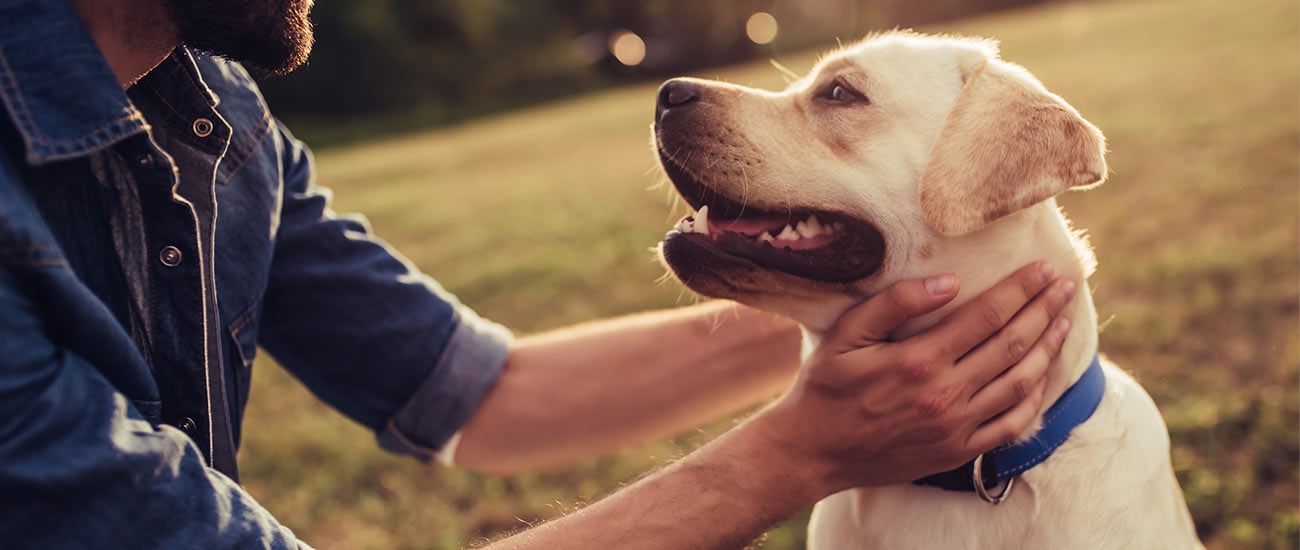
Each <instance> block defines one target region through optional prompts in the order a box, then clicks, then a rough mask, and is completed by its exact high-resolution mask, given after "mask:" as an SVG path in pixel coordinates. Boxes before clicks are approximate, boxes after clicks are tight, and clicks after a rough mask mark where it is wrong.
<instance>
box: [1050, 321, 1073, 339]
mask: <svg viewBox="0 0 1300 550" xmlns="http://www.w3.org/2000/svg"><path fill="white" fill-rule="evenodd" d="M1052 332H1053V333H1054V334H1056V336H1057V337H1058V338H1064V337H1065V335H1066V333H1068V332H1070V320H1069V319H1066V318H1060V319H1057V320H1056V322H1055V323H1052Z"/></svg>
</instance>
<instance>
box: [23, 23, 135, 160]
mask: <svg viewBox="0 0 1300 550" xmlns="http://www.w3.org/2000/svg"><path fill="white" fill-rule="evenodd" d="M0 100H3V103H4V107H5V109H6V110H7V111H8V115H9V117H10V119H11V120H12V121H13V124H14V127H15V128H17V130H18V133H19V134H20V135H22V138H23V143H24V145H25V146H26V151H27V156H26V159H27V162H29V163H31V164H43V163H47V162H52V161H56V160H62V159H68V158H73V157H78V156H83V155H86V154H88V153H90V152H93V151H95V150H97V149H101V148H103V147H106V146H108V145H111V144H113V143H116V142H117V141H119V140H121V139H123V138H125V137H127V136H130V135H132V134H136V133H139V132H142V131H144V130H145V129H146V128H147V125H146V124H145V121H144V117H142V116H141V114H140V111H138V110H137V109H136V108H135V107H134V106H132V105H131V101H130V100H129V99H127V96H126V94H125V93H124V92H123V91H122V87H121V85H120V84H119V83H118V81H117V78H116V77H114V76H113V71H112V70H111V69H109V66H108V62H107V61H105V59H104V56H103V55H102V54H101V53H100V52H99V47H98V46H96V45H95V42H94V40H93V39H92V38H91V36H90V33H89V32H88V31H87V30H86V28H85V27H84V26H83V25H82V23H81V18H80V17H79V16H78V15H77V13H76V11H74V10H73V8H72V6H71V5H70V4H69V3H68V2H66V1H65V0H0Z"/></svg>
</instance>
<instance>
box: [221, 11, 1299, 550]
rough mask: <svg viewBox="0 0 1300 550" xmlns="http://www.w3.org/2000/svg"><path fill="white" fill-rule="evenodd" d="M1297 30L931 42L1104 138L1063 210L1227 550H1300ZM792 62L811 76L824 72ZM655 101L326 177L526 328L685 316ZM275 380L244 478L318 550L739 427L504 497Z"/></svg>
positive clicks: (630, 101) (324, 168)
mask: <svg viewBox="0 0 1300 550" xmlns="http://www.w3.org/2000/svg"><path fill="white" fill-rule="evenodd" d="M488 3H490V2H488ZM347 4H362V3H347ZM376 4H384V3H383V2H376ZM358 9H359V10H360V9H361V8H358ZM366 9H369V8H366ZM376 9H381V8H376ZM1298 15H1300V14H1297V7H1296V5H1295V3H1293V2H1276V1H1272V0H1245V1H1243V2H1238V3H1225V2H1219V1H1217V0H1183V1H1172V0H1159V1H1146V2H1097V3H1069V4H1057V5H1053V6H1049V7H1044V8H1037V9H1029V10H1024V11H1017V12H1012V13H1008V14H1004V15H998V16H993V17H984V18H979V19H971V20H965V21H961V22H958V23H956V24H952V25H948V26H943V27H937V28H929V29H926V30H931V31H952V32H963V33H969V34H976V35H984V36H993V37H997V38H1000V39H1001V40H1002V43H1003V50H1004V54H1005V57H1006V58H1007V59H1010V60H1014V61H1016V62H1019V63H1021V64H1023V65H1025V66H1026V67H1028V68H1029V69H1030V70H1031V71H1033V72H1034V73H1035V74H1037V75H1038V76H1039V77H1040V78H1041V79H1042V80H1043V81H1044V82H1045V83H1046V84H1047V86H1048V87H1049V88H1051V89H1052V90H1054V91H1056V92H1058V93H1060V94H1061V95H1062V96H1064V97H1066V98H1067V99H1069V100H1070V102H1071V103H1073V104H1074V105H1075V106H1076V107H1078V108H1079V110H1080V111H1081V112H1082V113H1083V114H1084V116H1086V117H1088V118H1089V119H1090V120H1092V121H1093V122H1095V123H1096V124H1097V125H1098V126H1099V127H1100V128H1101V129H1102V130H1103V131H1104V132H1106V134H1107V137H1108V138H1109V142H1110V149H1111V153H1110V155H1109V162H1110V165H1111V167H1112V169H1113V174H1112V176H1111V178H1110V180H1109V182H1108V183H1107V184H1106V185H1104V186H1102V187H1101V188H1099V189H1096V190H1093V191H1089V192H1086V193H1076V194H1070V195H1067V196H1065V197H1064V198H1063V200H1062V203H1063V204H1064V207H1065V209H1066V211H1067V212H1068V213H1069V215H1070V217H1071V218H1072V219H1073V220H1074V221H1075V222H1076V224H1077V225H1079V226H1080V227H1084V228H1087V229H1088V230H1089V233H1090V235H1091V239H1092V242H1093V244H1094V245H1095V247H1096V249H1097V253H1098V256H1099V259H1100V262H1101V267H1100V269H1099V272H1098V273H1097V275H1095V276H1094V277H1093V279H1092V283H1093V288H1094V290H1095V295H1096V301H1097V304H1098V308H1099V312H1100V315H1101V318H1102V319H1104V320H1106V321H1105V325H1104V331H1103V333H1102V351H1103V352H1104V353H1106V354H1108V355H1109V356H1110V357H1112V358H1114V359H1115V360H1116V361H1117V362H1118V363H1119V364H1120V365H1121V366H1123V367H1125V368H1127V369H1130V370H1131V371H1132V372H1133V373H1134V374H1135V375H1136V376H1137V377H1138V378H1139V379H1140V381H1141V382H1142V383H1143V384H1144V385H1145V386H1146V388H1147V389H1148V391H1149V392H1150V393H1151V394H1152V396H1153V397H1154V398H1155V400H1156V402H1157V403H1158V404H1159V406H1160V408H1161V411H1162V412H1163V414H1164V416H1165V419H1166V421H1167V422H1168V424H1169V427H1170V431H1171V435H1172V440H1173V446H1174V448H1173V460H1174V465H1175V469H1176V470H1177V475H1178V478H1179V480H1180V482H1181V483H1182V486H1183V488H1184V492H1185V495H1186V497H1187V500H1188V502H1189V504H1190V506H1191V509H1192V512H1193V515H1194V517H1195V520H1196V524H1197V527H1198V529H1199V530H1200V533H1201V535H1202V536H1203V537H1204V538H1205V540H1206V542H1207V544H1208V546H1209V547H1210V548H1296V547H1297V546H1298V545H1300V515H1298V514H1297V504H1298V502H1297V498H1298V494H1300V484H1298V481H1297V477H1298V473H1297V463H1298V461H1300V449H1297V443H1298V439H1300V437H1298V434H1297V425H1296V424H1297V417H1298V416H1300V396H1298V395H1297V387H1298V386H1300V344H1298V343H1297V334H1298V333H1300V323H1298V322H1297V314H1298V311H1297V309H1298V308H1297V305H1298V304H1300V292H1298V289H1297V284H1298V281H1300V273H1297V270H1298V269H1300V243H1297V228H1300V212H1298V209H1297V205H1298V204H1300V186H1297V175H1298V174H1300V156H1298V155H1297V154H1296V147H1297V143H1300V128H1298V126H1300V105H1298V104H1297V101H1296V98H1297V90H1298V89H1300V66H1298V65H1300V60H1298V59H1297V57H1296V55H1295V52H1297V51H1300V29H1298V28H1297V27H1298V25H1300V17H1298ZM779 57H780V60H781V61H782V62H783V63H785V64H786V65H789V66H790V67H792V68H793V69H795V70H797V71H802V70H806V69H807V68H809V67H810V66H811V64H812V62H813V60H814V59H815V54H814V53H813V52H808V53H800V54H796V55H789V56H785V55H781V56H779ZM719 75H720V76H722V77H724V78H726V79H729V80H732V81H736V82H740V83H745V84H753V85H757V86H762V87H779V86H781V85H782V78H781V76H780V75H779V74H778V73H777V72H776V71H775V70H773V69H771V68H770V67H769V66H768V65H767V64H766V63H765V62H764V63H752V64H748V65H743V66H738V67H735V68H730V69H725V70H720V71H717V72H714V71H710V72H709V73H706V74H704V75H703V76H708V77H714V76H719ZM653 98H654V86H653V85H650V84H646V85H637V86H628V87H622V88H617V89H614V90H612V91H607V92H604V93H599V94H594V95H588V96H584V97H577V98H573V99H570V100H566V101H562V102H556V103H551V104H547V105H544V106H541V107H537V108H533V109H529V110H526V111H520V112H516V113H511V114H506V115H498V116H494V117H491V118H487V119H484V120H480V121H476V122H474V123H469V124H465V125H462V126H458V127H452V128H447V129H443V130H437V131H431V132H425V133H421V134H416V135H410V136H406V137H401V138H395V139H383V140H377V141H374V142H372V143H367V144H362V145H357V146H352V147H347V148H339V149H334V150H329V151H325V152H323V153H322V154H320V158H319V160H320V179H321V182H322V183H323V184H326V185H329V186H332V187H333V188H334V189H335V190H336V192H337V197H338V200H337V207H338V208H340V209H341V210H358V211H363V212H366V213H368V214H369V215H370V216H371V219H372V221H373V222H374V226H375V227H376V229H377V231H378V232H379V233H380V234H381V235H384V236H386V237H387V238H388V239H390V240H391V241H392V242H393V243H394V244H395V245H396V246H397V247H398V248H399V249H401V250H403V251H405V253H407V254H408V255H410V257H411V258H412V259H413V260H414V261H415V262H416V263H417V264H418V265H420V266H422V267H423V268H424V269H426V270H428V271H429V272H430V273H433V274H435V275H436V276H437V277H438V278H439V279H440V280H441V281H442V282H443V283H444V284H445V285H446V286H448V287H449V288H450V289H452V290H453V291H455V292H457V293H458V294H459V295H460V296H461V297H462V299H464V300H465V301H466V302H467V303H469V304H470V305H472V306H474V307H475V308H476V309H478V310H479V311H480V312H482V313H484V314H485V315H487V316H489V317H492V318H495V319H498V320H500V321H503V322H505V323H506V324H508V325H510V326H512V327H514V328H515V329H516V330H519V331H521V332H528V331H537V330H543V329H546V328H550V327H556V326H560V325H564V324H568V323H573V322H578V321H583V320H588V319H593V318H598V317H602V316H608V315H615V314H619V313H625V312H632V311H638V310H644V309H649V308H657V307H667V306H672V305H674V304H679V303H682V302H686V301H690V300H691V298H689V297H688V295H687V294H685V293H684V292H683V291H681V290H680V287H678V286H677V285H675V284H672V283H657V282H656V281H657V280H658V279H659V277H660V276H661V275H662V274H663V270H662V268H660V267H659V266H658V265H656V263H655V262H654V261H653V258H652V256H651V255H650V254H649V253H648V252H647V251H646V249H647V248H648V247H650V246H652V245H653V244H654V243H655V242H656V241H657V240H658V239H659V238H660V236H661V235H662V232H663V231H664V230H666V228H667V227H668V226H669V225H670V224H671V223H672V222H673V221H674V220H675V217H674V216H673V214H672V213H671V212H672V211H673V210H674V207H672V206H671V204H672V201H671V200H670V199H669V196H670V193H669V191H668V190H667V189H664V188H658V189H650V190H648V191H647V188H648V187H651V186H652V185H653V184H654V183H655V182H656V181H659V180H660V179H661V178H660V177H658V176H656V175H655V172H654V171H653V160H652V155H651V152H650V150H649V148H648V147H647V145H646V142H647V138H648V131H647V126H648V124H649V119H650V116H651V113H652V110H653ZM677 214H678V215H680V214H681V211H680V209H678V212H677ZM254 377H255V379H256V382H255V384H254V390H253V396H252V401H251V404H250V410H249V414H248V417H249V419H250V420H249V422H248V423H247V425H246V435H245V446H244V450H243V454H242V457H241V459H242V464H243V467H244V479H245V482H246V484H247V486H248V488H249V490H250V491H251V492H252V493H253V494H254V495H255V496H256V497H257V498H258V499H259V500H260V501H261V502H263V503H265V504H266V505H267V506H268V507H269V508H270V510H271V511H272V512H273V513H274V514H276V516H277V517H279V518H280V519H281V520H282V521H284V522H286V523H287V524H288V525H289V526H291V527H292V528H293V529H295V530H296V531H297V532H298V533H299V534H300V535H302V536H303V537H305V538H306V540H307V541H309V542H311V543H312V544H314V545H317V546H319V547H321V548H439V549H442V548H456V547H458V546H460V545H462V544H464V543H466V542H467V541H471V540H478V539H483V538H486V537H493V536H496V535H497V534H498V533H501V532H504V531H509V530H512V529H517V528H521V527H523V526H524V525H525V524H526V523H527V522H535V521H538V520H541V519H544V518H548V517H553V516H555V515H558V514H560V513H562V512H564V511H565V510H566V509H570V508H572V507H574V506H577V505H578V503H581V502H585V501H591V500H594V499H596V498H598V497H599V496H601V495H603V494H606V493H608V492H609V491H612V490H615V489H617V488H618V487H619V485H620V484H622V483H625V482H627V481H628V480H631V479H634V478H635V477H636V476H638V475H640V474H641V473H642V472H644V471H646V470H648V469H650V468H653V466H654V465H655V464H657V463H660V462H662V461H663V460H667V459H671V458H673V457H675V456H678V455H680V454H681V453H683V452H685V451H688V450H689V449H691V448H693V447H694V446H696V445H698V444H699V443H700V442H702V441H705V440H707V439H708V438H709V437H711V436H712V435H713V434H716V433H718V432H719V431H720V430H722V429H725V428H726V427H727V426H728V425H729V423H728V422H725V421H724V422H721V423H719V424H717V425H714V426H711V427H707V428H705V429H703V430H701V431H699V432H697V433H691V434H685V435H683V436H682V437H679V438H677V439H675V440H673V441H666V442H658V443H654V444H650V445H647V446H645V447H643V448H640V449H633V450H629V451H627V452H625V453H622V454H620V455H618V456H616V457H609V458H602V459H598V460H592V461H589V462H586V463H583V464H580V465H576V466H574V467H572V468H569V469H564V470H560V471H553V472H547V473H539V474H531V475H524V476H518V477H513V478H507V479H499V478H493V477H487V476H480V475H475V474H472V473H467V472H462V471H458V470H449V469H444V468H441V467H425V466H421V465H419V464H416V463H414V462H412V461H409V460H405V459H401V458H397V457H393V456H389V455H385V454H383V453H382V452H380V451H378V450H376V449H375V445H374V442H373V436H372V435H371V434H369V433H366V432H365V431H364V430H362V429H360V428H358V427H356V426H354V425H352V424H350V423H348V422H347V421H345V420H343V419H341V418H340V417H339V416H338V415H337V414H335V413H333V412H332V411H330V410H328V409H327V408H326V407H325V406H323V405H320V404H319V403H317V402H316V401H315V400H314V399H313V398H312V397H311V396H310V395H308V394H307V393H306V392H305V391H304V390H302V389H301V388H300V387H299V386H298V385H297V384H296V383H295V382H293V381H292V380H291V379H290V378H289V377H288V376H287V375H285V374H284V373H283V372H282V371H280V370H279V369H278V368H277V367H275V366H274V365H273V364H272V363H271V362H270V361H268V360H265V359H264V358H262V359H259V361H258V364H257V365H256V367H255V368H254ZM805 521H806V516H801V517H799V518H796V519H794V520H792V521H790V522H787V523H786V524H784V525H782V526H780V527H778V528H776V529H774V530H773V531H772V532H771V533H770V535H769V537H768V539H767V541H766V543H765V547H766V548H772V549H785V548H798V547H801V546H802V542H803V523H804V522H805ZM647 536H653V534H652V533H651V534H648V535H647Z"/></svg>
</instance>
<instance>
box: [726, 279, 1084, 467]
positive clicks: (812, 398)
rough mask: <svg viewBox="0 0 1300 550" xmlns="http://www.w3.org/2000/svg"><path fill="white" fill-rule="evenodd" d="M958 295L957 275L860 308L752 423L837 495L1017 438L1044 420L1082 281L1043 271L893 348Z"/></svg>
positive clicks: (952, 462)
mask: <svg viewBox="0 0 1300 550" xmlns="http://www.w3.org/2000/svg"><path fill="white" fill-rule="evenodd" d="M1049 283H1050V284H1049ZM957 287H958V284H957V281H956V279H955V277H953V276H951V275H945V276H939V277H933V278H931V279H927V280H925V281H919V280H913V281H904V282H900V283H897V284H895V285H894V286H892V287H890V288H889V289H888V290H887V291H886V292H884V293H881V294H880V295H878V296H875V297H873V298H872V299H871V300H868V301H867V302H865V303H863V304H861V305H859V306H857V307H855V308H854V309H851V310H849V311H848V312H847V313H845V314H844V315H843V316H842V317H841V318H840V319H839V321H837V322H836V325H835V326H834V327H833V328H832V329H831V331H830V333H829V334H828V335H827V337H826V339H825V341H823V342H821V344H820V345H819V347H818V349H817V350H816V351H815V352H814V353H813V354H812V355H811V356H810V357H809V358H808V360H807V362H806V364H805V368H804V370H803V372H802V373H801V374H800V376H799V379H798V381H797V382H796V384H795V386H794V387H793V388H792V389H791V390H790V391H789V392H788V393H787V394H786V395H785V396H783V397H782V398H781V399H780V400H779V401H778V402H777V403H776V404H774V406H773V407H771V408H769V409H768V410H766V411H764V412H763V413H762V414H760V415H759V416H757V417H755V418H754V419H753V420H752V423H753V424H755V425H754V426H750V427H751V428H759V429H763V430H764V431H766V432H767V434H768V435H769V436H771V437H772V439H773V440H774V444H775V445H777V446H778V448H779V449H781V450H782V451H784V452H786V453H792V455H791V456H789V457H788V458H789V460H790V462H788V463H787V465H788V466H789V467H795V468H801V469H802V468H808V469H811V473H813V474H814V475H816V476H817V479H816V480H815V481H819V482H821V483H824V484H826V487H824V489H829V490H830V492H835V491H839V490H842V489H846V488H849V487H855V486H865V485H885V484H891V483H899V482H906V481H910V480H913V479H917V478H920V477H924V476H926V475H928V474H932V473H935V472H940V471H944V470H949V469H952V468H955V467H957V466H960V465H961V464H963V463H965V462H966V461H968V460H970V459H972V458H974V457H975V456H976V455H977V454H979V453H981V452H984V451H988V450H990V449H993V448H995V447H997V446H998V445H1001V444H1003V443H1006V442H1008V441H1011V440H1013V439H1014V438H1015V437H1016V436H1018V435H1019V434H1021V433H1023V432H1024V431H1025V430H1026V429H1027V428H1028V427H1029V425H1030V424H1031V423H1032V422H1033V420H1034V418H1036V417H1037V415H1038V411H1039V408H1040V406H1041V404H1042V399H1043V388H1044V382H1043V380H1044V378H1043V376H1044V373H1045V372H1046V370H1047V366H1048V365H1049V364H1050V363H1051V362H1052V361H1053V360H1054V359H1055V357H1056V355H1057V353H1058V352H1059V351H1060V348H1061V344H1062V342H1063V341H1064V339H1065V336H1066V334H1067V333H1068V331H1069V326H1070V325H1069V321H1068V320H1066V319H1064V318H1057V314H1058V313H1059V312H1060V311H1061V309H1062V308H1063V307H1064V306H1065V304H1067V303H1068V302H1069V300H1070V298H1071V297H1072V296H1073V294H1074V283H1073V282H1071V281H1067V280H1059V281H1055V282H1053V281H1052V271H1051V268H1050V267H1048V266H1047V265H1046V264H1045V263H1041V262H1040V263H1035V264H1031V265H1029V266H1027V267H1025V268H1022V269H1020V270H1019V271H1018V272H1016V273H1015V274H1013V275H1012V276H1011V277H1009V278H1008V279H1006V280H1004V281H1003V282H1001V283H999V284H998V285H997V286H994V287H993V288H991V289H989V290H988V291H986V292H984V294H983V295H981V296H979V297H977V298H976V299H974V300H972V301H970V302H969V303H967V304H964V305H963V306H962V307H960V308H958V309H956V310H955V311H954V312H953V313H952V314H951V315H949V316H948V317H947V318H946V319H945V320H944V321H943V322H941V323H939V324H938V325H936V326H934V327H932V328H930V329H929V330H927V331H925V332H922V333H920V334H917V335H915V336H912V337H910V338H907V339H905V340H902V341H899V342H890V341H888V339H889V335H890V333H891V332H892V331H894V330H895V329H897V328H898V327H899V326H901V325H902V324H903V323H905V322H906V321H908V320H910V319H912V318H915V317H918V316H920V315H924V314H926V313H929V312H932V311H934V310H936V309H938V308H939V307H941V306H943V305H944V304H946V303H948V302H949V301H951V300H952V299H953V298H954V297H955V296H956V295H957ZM783 462H784V461H783ZM804 471H805V472H808V471H809V470H804Z"/></svg>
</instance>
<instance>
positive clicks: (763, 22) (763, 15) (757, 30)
mask: <svg viewBox="0 0 1300 550" xmlns="http://www.w3.org/2000/svg"><path fill="white" fill-rule="evenodd" d="M776 27H777V26H776V18H775V17H772V14H770V13H767V12H765V11H760V12H758V13H755V14H754V15H751V16H749V21H746V22H745V35H746V36H749V39H750V40H752V41H753V42H754V43H755V44H767V43H769V42H771V41H772V40H774V39H775V38H776Z"/></svg>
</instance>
